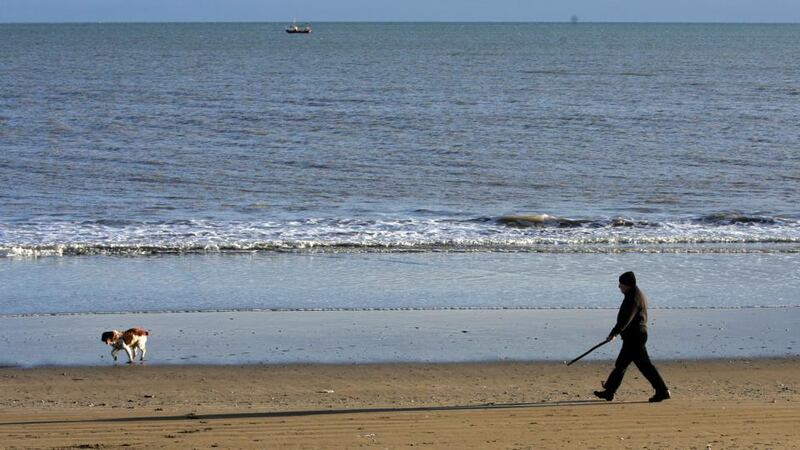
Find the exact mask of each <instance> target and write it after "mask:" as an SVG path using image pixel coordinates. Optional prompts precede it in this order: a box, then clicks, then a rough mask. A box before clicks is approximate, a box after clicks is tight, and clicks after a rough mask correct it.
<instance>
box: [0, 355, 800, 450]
mask: <svg viewBox="0 0 800 450" xmlns="http://www.w3.org/2000/svg"><path fill="white" fill-rule="evenodd" d="M656 364H657V366H658V367H659V368H660V370H661V371H662V374H663V375H664V378H665V379H666V380H667V382H668V383H669V385H670V388H671V389H672V394H673V397H674V398H673V399H672V400H669V401H666V402H664V403H660V404H649V403H647V402H646V400H647V398H648V397H649V396H650V395H651V392H650V389H649V386H648V385H647V383H646V381H644V380H643V378H642V377H641V375H640V374H639V373H638V371H636V369H635V368H631V370H630V371H629V372H628V375H627V377H626V380H625V382H624V384H623V386H622V388H621V390H620V391H619V392H618V396H617V399H615V401H614V402H605V401H596V400H595V399H593V398H592V397H591V391H592V390H594V389H596V388H598V387H599V382H600V380H602V379H603V378H604V377H605V375H606V374H607V372H608V371H609V370H610V368H611V363H610V362H607V361H606V362H587V363H583V362H580V363H577V364H575V365H573V366H570V367H566V366H564V365H563V364H558V363H507V362H496V363H467V364H374V365H313V364H312V365H302V364H300V365H248V366H178V365H173V366H148V365H134V366H124V365H120V366H111V367H109V366H106V367H70V368H64V367H52V368H35V369H20V368H4V369H0V392H1V393H0V442H2V446H4V447H7V448H14V447H18V448H48V447H67V448H100V447H102V448H115V447H128V448H130V447H133V448H177V447H181V448H215V447H219V448H226V447H227V448H357V447H378V448H416V447H423V448H567V447H570V448H700V449H705V448H708V446H710V448H712V449H713V448H726V449H729V448H797V447H798V446H800V430H798V428H797V426H796V425H797V423H800V404H798V402H799V401H800V360H798V359H792V358H787V359H755V360H733V361H729V360H686V361H680V360H676V361H669V362H663V361H661V362H659V361H657V362H656Z"/></svg>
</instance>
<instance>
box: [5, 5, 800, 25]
mask: <svg viewBox="0 0 800 450" xmlns="http://www.w3.org/2000/svg"><path fill="white" fill-rule="evenodd" d="M572 15H576V16H578V18H579V19H580V20H581V21H588V22H792V23H798V22H800V0H282V1H281V0H0V23H5V22H287V21H291V20H292V19H294V18H297V20H298V21H310V22H322V21H336V22H341V21H491V22H497V21H500V22H505V21H509V22H510V21H513V22H563V21H568V20H569V19H570V17H571V16H572Z"/></svg>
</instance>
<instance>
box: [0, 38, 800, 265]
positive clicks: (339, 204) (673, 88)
mask: <svg viewBox="0 0 800 450" xmlns="http://www.w3.org/2000/svg"><path fill="white" fill-rule="evenodd" d="M798 42H800V26H797V25H635V24H630V25H622V24H603V25H599V24H598V25H593V24H580V25H575V26H572V25H555V24H551V25H545V24H519V25H515V24H511V25H499V24H315V27H314V33H313V34H312V35H308V36H306V35H302V36H301V35H287V34H285V33H283V31H282V25H280V24H148V25H134V24H113V25H92V24H88V25H0V80H2V86H0V254H3V255H46V254H66V255H70V254H87V253H89V254H91V253H121V254H138V253H154V252H155V253H158V252H175V251H177V252H183V251H218V250H241V249H244V250H252V249H260V250H276V249H297V248H309V247H314V248H320V247H322V248H331V247H332V248H336V249H340V250H345V249H346V250H373V249H380V250H408V249H421V250H461V249H470V250H482V251H491V250H508V249H511V250H533V251H543V252H560V251H569V252H594V251H600V252H608V251H612V252H616V251H631V250H632V251H647V252H673V251H678V252H694V251H696V252H750V251H757V252H765V251H766V252H797V251H799V250H800V210H798V206H797V205H798V204H800V189H798V188H800V108H799V107H798V102H799V101H800V81H799V80H800V78H799V77H798V69H799V67H798V63H797V61H800V46H798V45H797V43H798ZM506 216H524V217H511V218H509V217H506Z"/></svg>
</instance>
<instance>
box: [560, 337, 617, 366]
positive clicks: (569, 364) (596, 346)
mask: <svg viewBox="0 0 800 450" xmlns="http://www.w3.org/2000/svg"><path fill="white" fill-rule="evenodd" d="M607 343H608V341H603V342H601V343H599V344H597V345H595V346H594V347H592V348H590V349H589V350H588V351H587V352H586V353H584V354H582V355H581V356H578V357H577V358H575V359H573V360H572V361H570V362H568V363H567V365H568V366H571V365H572V363H574V362H575V361H577V360H579V359H581V358H583V357H584V356H586V355H588V354H589V353H592V352H593V351H595V350H597V348H598V347H600V346H603V345H606V344H607Z"/></svg>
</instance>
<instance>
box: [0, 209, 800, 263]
mask: <svg viewBox="0 0 800 450" xmlns="http://www.w3.org/2000/svg"><path fill="white" fill-rule="evenodd" d="M434 251H443V252H447V251H451V252H469V251H481V252H493V251H494V252H539V253H622V252H650V253H692V252H695V253H743V252H800V220H797V219H794V218H783V217H770V216H759V215H745V214H739V213H719V214H711V215H705V216H700V217H695V218H685V219H673V220H667V221H662V222H656V221H646V220H638V219H633V218H624V217H611V218H602V219H571V218H563V217H557V216H551V215H547V214H539V215H504V216H497V217H478V218H469V219H454V218H435V219H420V218H402V219H337V218H321V219H301V220H284V221H263V222H255V221H252V222H236V221H231V222H214V221H194V220H179V221H154V222H143V221H131V220H114V219H103V220H97V221H82V222H69V221H62V222H26V223H14V224H0V256H4V257H40V256H71V255H127V256H136V255H157V254H191V253H235V252H434Z"/></svg>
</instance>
